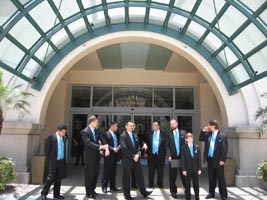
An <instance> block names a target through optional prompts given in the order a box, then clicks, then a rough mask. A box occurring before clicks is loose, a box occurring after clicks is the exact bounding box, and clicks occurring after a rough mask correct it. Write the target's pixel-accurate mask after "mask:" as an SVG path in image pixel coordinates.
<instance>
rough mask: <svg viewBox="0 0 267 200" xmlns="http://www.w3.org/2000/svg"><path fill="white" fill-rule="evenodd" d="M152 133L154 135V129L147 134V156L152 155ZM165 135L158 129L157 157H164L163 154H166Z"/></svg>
mask: <svg viewBox="0 0 267 200" xmlns="http://www.w3.org/2000/svg"><path fill="white" fill-rule="evenodd" d="M153 135H154V131H152V132H151V133H150V135H149V136H148V144H147V145H148V158H150V157H151V156H152V150H153ZM165 147H166V135H165V133H163V132H162V131H161V130H160V133H159V152H158V156H159V158H164V159H165V155H166V148H165Z"/></svg>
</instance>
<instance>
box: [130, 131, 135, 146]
mask: <svg viewBox="0 0 267 200" xmlns="http://www.w3.org/2000/svg"><path fill="white" fill-rule="evenodd" d="M129 135H130V138H131V141H132V143H133V146H135V145H134V138H133V133H131V134H129Z"/></svg>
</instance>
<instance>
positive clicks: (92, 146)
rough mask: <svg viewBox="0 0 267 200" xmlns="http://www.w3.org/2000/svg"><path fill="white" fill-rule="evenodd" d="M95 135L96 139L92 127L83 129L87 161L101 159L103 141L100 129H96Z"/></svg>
mask: <svg viewBox="0 0 267 200" xmlns="http://www.w3.org/2000/svg"><path fill="white" fill-rule="evenodd" d="M95 137H96V141H95V140H94V136H93V133H92V131H91V128H90V127H89V126H87V127H86V128H85V129H83V131H82V138H83V142H84V159H85V160H87V161H89V162H90V161H94V160H96V159H99V160H100V150H99V148H100V143H102V142H103V141H102V138H101V136H100V134H99V132H98V129H95Z"/></svg>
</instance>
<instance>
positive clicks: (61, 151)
mask: <svg viewBox="0 0 267 200" xmlns="http://www.w3.org/2000/svg"><path fill="white" fill-rule="evenodd" d="M63 158H64V142H63V139H62V137H59V143H58V152H57V159H58V160H62V159H63Z"/></svg>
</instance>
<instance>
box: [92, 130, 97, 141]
mask: <svg viewBox="0 0 267 200" xmlns="http://www.w3.org/2000/svg"><path fill="white" fill-rule="evenodd" d="M92 133H93V136H94V140H95V142H96V137H95V129H92Z"/></svg>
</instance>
